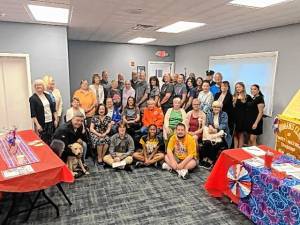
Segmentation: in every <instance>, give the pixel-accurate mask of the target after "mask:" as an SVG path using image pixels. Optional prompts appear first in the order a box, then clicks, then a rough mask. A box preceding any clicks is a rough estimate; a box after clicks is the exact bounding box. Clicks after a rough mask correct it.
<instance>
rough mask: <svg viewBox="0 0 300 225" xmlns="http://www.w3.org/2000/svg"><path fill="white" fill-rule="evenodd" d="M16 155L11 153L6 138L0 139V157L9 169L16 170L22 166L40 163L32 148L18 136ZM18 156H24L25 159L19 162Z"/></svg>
mask: <svg viewBox="0 0 300 225" xmlns="http://www.w3.org/2000/svg"><path fill="white" fill-rule="evenodd" d="M16 148H17V152H16V154H12V153H11V152H10V146H9V144H8V141H7V139H6V138H0V157H1V158H2V159H3V161H4V162H5V163H6V165H7V167H8V168H14V167H18V166H22V165H28V164H33V163H36V162H39V161H40V160H39V158H38V157H37V156H36V154H35V153H34V152H33V151H32V150H31V149H30V147H29V146H28V145H27V144H26V143H25V142H24V140H23V139H22V138H21V137H20V136H19V135H17V136H16ZM18 155H22V156H23V157H24V159H23V160H22V162H19V161H18V159H17V156H18Z"/></svg>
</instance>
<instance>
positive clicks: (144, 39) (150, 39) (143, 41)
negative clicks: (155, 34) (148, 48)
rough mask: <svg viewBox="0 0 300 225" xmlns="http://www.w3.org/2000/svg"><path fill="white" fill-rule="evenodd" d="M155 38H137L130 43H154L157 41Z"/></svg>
mask: <svg viewBox="0 0 300 225" xmlns="http://www.w3.org/2000/svg"><path fill="white" fill-rule="evenodd" d="M155 40H156V39H155V38H144V37H137V38H134V39H131V40H130V41H128V43H132V44H146V43H149V42H152V41H155Z"/></svg>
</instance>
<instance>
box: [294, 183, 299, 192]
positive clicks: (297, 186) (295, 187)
mask: <svg viewBox="0 0 300 225" xmlns="http://www.w3.org/2000/svg"><path fill="white" fill-rule="evenodd" d="M292 188H293V189H295V190H297V191H300V184H298V185H295V186H293V187H292Z"/></svg>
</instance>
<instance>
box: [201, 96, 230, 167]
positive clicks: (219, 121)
mask: <svg viewBox="0 0 300 225" xmlns="http://www.w3.org/2000/svg"><path fill="white" fill-rule="evenodd" d="M230 145H231V135H230V132H229V127H228V117H227V114H226V112H223V111H222V104H221V103H220V102H219V101H214V102H213V104H212V111H211V112H209V113H208V114H207V124H206V126H205V127H204V129H203V147H202V149H201V150H200V166H201V167H204V168H208V169H209V168H211V167H212V166H213V165H214V163H215V162H216V160H217V156H218V154H219V152H220V151H222V150H224V149H227V148H228V146H230Z"/></svg>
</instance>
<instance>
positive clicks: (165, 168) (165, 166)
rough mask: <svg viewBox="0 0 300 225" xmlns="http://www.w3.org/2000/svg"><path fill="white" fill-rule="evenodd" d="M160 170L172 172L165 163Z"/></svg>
mask: <svg viewBox="0 0 300 225" xmlns="http://www.w3.org/2000/svg"><path fill="white" fill-rule="evenodd" d="M161 168H162V169H163V170H168V171H169V172H171V171H172V168H171V167H170V166H169V165H168V164H167V163H165V162H164V163H163V164H162V166H161Z"/></svg>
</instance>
